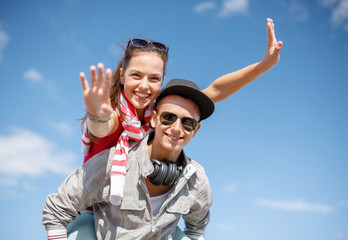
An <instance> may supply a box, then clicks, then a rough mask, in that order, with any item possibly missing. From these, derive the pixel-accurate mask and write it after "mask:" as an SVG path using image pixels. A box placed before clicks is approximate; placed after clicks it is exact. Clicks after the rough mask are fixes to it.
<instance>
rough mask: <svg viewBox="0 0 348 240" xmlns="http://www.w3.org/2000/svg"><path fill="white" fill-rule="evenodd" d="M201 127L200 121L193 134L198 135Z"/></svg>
mask: <svg viewBox="0 0 348 240" xmlns="http://www.w3.org/2000/svg"><path fill="white" fill-rule="evenodd" d="M200 128H201V123H198V125H197V127H196V129H195V130H194V131H193V136H192V137H194V136H195V135H196V133H197V132H198V130H199V129H200Z"/></svg>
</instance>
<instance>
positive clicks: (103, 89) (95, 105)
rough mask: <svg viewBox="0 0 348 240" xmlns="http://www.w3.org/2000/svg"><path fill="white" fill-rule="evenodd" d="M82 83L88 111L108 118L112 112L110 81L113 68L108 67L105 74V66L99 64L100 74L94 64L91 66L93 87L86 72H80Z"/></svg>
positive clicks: (96, 115)
mask: <svg viewBox="0 0 348 240" xmlns="http://www.w3.org/2000/svg"><path fill="white" fill-rule="evenodd" d="M80 78H81V84H82V88H83V99H84V102H85V106H86V111H87V112H88V113H89V114H91V115H92V116H95V117H98V118H100V119H106V118H108V117H109V116H110V114H111V112H112V107H111V102H110V96H109V92H110V83H111V70H110V69H107V70H106V74H105V76H104V66H103V65H102V64H98V74H97V73H96V69H95V67H94V66H92V67H91V87H89V85H88V81H87V79H86V77H85V74H84V73H81V74H80Z"/></svg>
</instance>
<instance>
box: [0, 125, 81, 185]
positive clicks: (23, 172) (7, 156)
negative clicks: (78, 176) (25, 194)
mask: <svg viewBox="0 0 348 240" xmlns="http://www.w3.org/2000/svg"><path fill="white" fill-rule="evenodd" d="M0 146H2V147H1V148H0V166H1V168H0V174H1V175H3V176H5V178H7V179H8V182H7V183H8V184H9V185H14V184H15V182H13V181H14V180H16V179H20V178H24V177H39V176H42V175H44V174H49V173H55V174H63V175H67V174H68V173H70V172H71V171H72V170H73V169H75V167H74V163H75V162H76V161H77V156H76V155H75V154H73V153H71V152H68V151H64V150H62V149H59V148H58V147H57V146H56V145H55V144H54V143H53V142H50V141H49V140H47V139H45V138H44V137H43V136H41V135H39V134H37V133H35V132H32V131H30V130H26V129H14V130H13V131H12V132H11V134H10V135H0ZM11 179H12V180H11ZM4 183H6V182H5V181H2V184H4Z"/></svg>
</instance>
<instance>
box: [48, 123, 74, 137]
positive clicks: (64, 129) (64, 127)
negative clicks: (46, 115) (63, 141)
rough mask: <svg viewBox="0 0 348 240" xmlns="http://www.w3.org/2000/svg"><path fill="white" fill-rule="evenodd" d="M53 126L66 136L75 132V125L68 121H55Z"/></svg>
mask: <svg viewBox="0 0 348 240" xmlns="http://www.w3.org/2000/svg"><path fill="white" fill-rule="evenodd" d="M52 127H53V128H54V129H55V130H56V131H58V132H59V133H60V134H61V135H62V136H63V137H65V138H69V137H71V136H72V135H73V134H74V132H75V129H74V127H73V126H71V124H69V123H67V122H59V123H53V124H52Z"/></svg>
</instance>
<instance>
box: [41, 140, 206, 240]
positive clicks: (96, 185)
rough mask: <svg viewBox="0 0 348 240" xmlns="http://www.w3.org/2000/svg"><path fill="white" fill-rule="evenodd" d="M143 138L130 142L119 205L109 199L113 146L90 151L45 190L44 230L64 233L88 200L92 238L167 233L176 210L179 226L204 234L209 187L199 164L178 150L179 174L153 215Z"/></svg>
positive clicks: (171, 230) (170, 233) (158, 236)
mask: <svg viewBox="0 0 348 240" xmlns="http://www.w3.org/2000/svg"><path fill="white" fill-rule="evenodd" d="M147 141H148V137H146V138H145V139H143V140H142V141H140V142H131V146H130V149H129V154H128V161H127V178H126V183H125V188H124V197H123V201H122V203H121V204H120V205H119V206H115V205H112V204H111V203H110V202H109V190H110V171H111V165H112V160H113V157H114V153H115V148H111V149H108V150H104V151H103V152H101V153H99V154H97V155H95V156H94V157H92V158H91V159H90V160H88V162H87V163H85V164H84V165H83V166H82V167H81V168H79V169H78V170H76V171H75V172H73V173H72V174H70V175H69V177H68V178H67V179H66V180H65V181H64V183H63V184H62V185H61V186H60V187H59V188H58V190H57V192H56V193H52V194H49V195H48V197H47V201H46V205H45V207H44V209H43V220H42V224H44V225H45V227H46V231H47V234H48V236H52V235H60V234H63V235H64V234H66V225H67V224H68V223H69V222H70V221H71V220H73V219H74V218H75V217H76V216H78V215H79V212H80V211H82V210H84V209H86V208H87V207H88V206H91V205H93V209H94V218H95V227H96V234H97V238H98V239H171V238H172V236H173V234H174V232H175V229H176V226H177V223H178V221H179V219H180V217H181V216H182V215H183V218H184V221H185V226H186V228H185V232H187V233H188V234H190V233H191V234H193V235H195V234H196V236H197V235H200V234H201V235H203V236H204V229H205V227H206V225H207V224H208V221H209V208H210V206H211V203H212V193H211V189H210V185H209V181H208V178H207V176H206V174H205V171H204V169H203V167H202V166H200V165H199V164H198V163H197V162H195V161H193V160H191V159H189V158H187V157H186V156H185V154H184V153H183V152H182V154H183V155H184V159H185V162H186V166H185V168H184V169H183V172H182V175H181V176H180V178H179V180H178V181H177V182H176V183H175V185H174V186H173V187H172V189H171V190H170V193H169V194H168V196H167V198H166V200H165V201H164V203H163V204H162V206H161V208H160V210H159V212H158V213H157V215H155V216H153V214H152V207H151V202H150V195H149V193H148V190H147V188H146V183H145V179H144V176H147V175H148V174H149V173H151V172H152V171H153V165H152V162H151V160H150V159H149V156H148V152H147ZM193 235H192V236H193Z"/></svg>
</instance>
